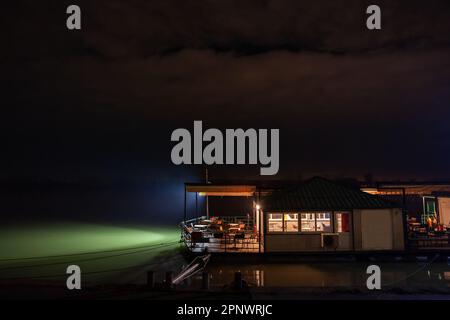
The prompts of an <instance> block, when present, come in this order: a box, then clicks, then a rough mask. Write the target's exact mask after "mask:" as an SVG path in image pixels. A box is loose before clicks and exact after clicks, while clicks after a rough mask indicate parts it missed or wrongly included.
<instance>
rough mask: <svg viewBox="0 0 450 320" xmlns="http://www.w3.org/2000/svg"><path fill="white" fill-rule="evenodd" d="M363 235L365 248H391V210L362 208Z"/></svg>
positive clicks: (363, 247) (363, 246)
mask: <svg viewBox="0 0 450 320" xmlns="http://www.w3.org/2000/svg"><path fill="white" fill-rule="evenodd" d="M361 235H362V249H363V250H391V249H392V247H393V245H392V214H391V210H390V209H382V210H361Z"/></svg>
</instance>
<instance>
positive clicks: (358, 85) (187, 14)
mask: <svg viewBox="0 0 450 320" xmlns="http://www.w3.org/2000/svg"><path fill="white" fill-rule="evenodd" d="M67 4H68V3H66V2H65V1H50V2H44V3H43V4H41V3H40V4H39V6H38V4H37V3H36V2H34V1H28V2H27V1H25V2H23V1H21V2H17V3H16V4H15V8H13V9H11V10H12V11H11V12H13V13H14V14H12V13H11V14H10V16H9V18H7V19H6V20H5V21H6V23H7V25H9V26H10V37H9V38H8V39H7V41H9V44H10V45H9V46H8V50H5V51H4V52H3V53H2V55H4V61H7V62H8V65H7V66H5V74H6V75H7V77H6V78H7V79H8V82H7V83H5V88H7V90H5V91H6V92H7V93H6V96H7V97H8V98H7V103H5V105H8V111H7V112H6V114H5V115H4V117H2V120H1V121H2V124H3V128H4V129H3V130H6V131H7V133H9V134H10V135H11V136H12V137H13V138H12V139H11V140H10V141H11V142H10V143H9V144H7V145H6V146H7V147H6V151H10V152H7V156H6V160H7V161H8V165H7V166H3V168H4V169H3V170H4V172H8V173H10V172H20V171H21V170H25V169H26V170H27V174H29V175H33V174H34V173H35V172H38V171H39V170H41V171H42V172H45V174H52V172H56V171H58V170H59V171H60V172H62V173H61V175H64V174H72V175H83V174H85V175H99V176H102V175H103V176H108V175H110V174H113V175H114V174H123V175H130V174H135V175H136V177H137V178H138V179H139V176H140V174H141V173H142V172H155V171H161V170H159V168H162V167H164V168H166V167H167V168H171V164H170V161H169V154H170V142H169V136H170V132H171V131H172V130H173V129H175V128H177V127H180V126H183V127H189V126H191V125H192V121H193V120H195V119H200V120H204V121H205V124H206V125H207V126H211V127H212V126H217V127H221V128H234V127H239V126H242V127H269V128H274V127H279V128H280V129H281V138H282V158H281V169H280V174H281V175H283V176H290V175H291V174H292V172H294V171H295V172H302V173H303V174H304V175H308V174H314V173H319V174H323V173H331V174H336V175H361V174H364V173H366V172H373V173H375V174H376V175H379V176H383V177H386V178H390V177H392V178H396V177H410V178H414V177H419V178H420V177H433V178H444V177H447V178H450V168H449V166H448V163H449V160H450V154H449V151H448V150H449V148H448V147H449V143H448V141H449V139H448V137H449V136H450V131H449V129H448V128H450V126H449V125H448V124H449V123H448V119H449V117H450V113H449V109H448V101H449V100H450V90H449V89H448V83H449V82H450V47H449V43H450V40H449V37H450V23H449V20H448V13H449V12H450V3H449V2H448V1H437V0H436V1H427V2H425V1H389V2H388V1H378V4H379V5H380V6H381V7H382V14H383V30H382V31H376V32H370V31H368V30H367V29H366V28H365V25H364V23H365V14H364V12H365V8H366V6H367V5H368V4H371V3H369V2H367V1H345V2H344V1H322V0H320V1H298V0H297V1H294V0H292V1H275V0H274V1H212V0H211V1H194V2H192V1H174V0H165V1H143V0H141V1H138V0H134V1H111V0H110V1H80V2H79V4H80V6H81V7H82V9H83V30H82V31H81V32H68V31H67V30H66V29H65V14H64V12H65V6H66V5H67ZM38 23H39V24H38ZM38 25H39V27H37V26H38ZM11 27H12V28H11ZM430 150H432V151H430ZM430 152H431V153H432V154H433V156H430ZM36 154H39V156H36ZM80 164H81V165H82V167H83V168H85V170H81V171H84V172H81V173H80V170H78V169H76V168H77V166H79V165H80ZM24 168H25V169H24ZM74 168H75V169H74ZM44 169H45V170H44ZM170 170H172V169H170ZM230 170H232V169H230ZM256 171H257V170H255V172H256ZM67 172H69V173H67ZM122 172H123V173H122ZM130 172H131V173H130Z"/></svg>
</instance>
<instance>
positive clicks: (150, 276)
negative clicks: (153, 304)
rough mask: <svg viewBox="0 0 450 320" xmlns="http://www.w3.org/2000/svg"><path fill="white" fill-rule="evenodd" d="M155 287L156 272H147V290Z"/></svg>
mask: <svg viewBox="0 0 450 320" xmlns="http://www.w3.org/2000/svg"><path fill="white" fill-rule="evenodd" d="M154 287H155V272H154V271H152V270H150V271H147V288H151V289H153V288H154Z"/></svg>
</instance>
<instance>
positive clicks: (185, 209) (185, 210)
mask: <svg viewBox="0 0 450 320" xmlns="http://www.w3.org/2000/svg"><path fill="white" fill-rule="evenodd" d="M186 215H187V206H186V185H184V222H185V223H186Z"/></svg>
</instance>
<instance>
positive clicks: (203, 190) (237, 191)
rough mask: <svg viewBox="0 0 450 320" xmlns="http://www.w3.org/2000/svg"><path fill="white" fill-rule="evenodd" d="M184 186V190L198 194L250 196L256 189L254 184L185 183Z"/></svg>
mask: <svg viewBox="0 0 450 320" xmlns="http://www.w3.org/2000/svg"><path fill="white" fill-rule="evenodd" d="M185 187H186V192H196V193H198V194H199V195H200V196H219V197H227V196H228V197H251V196H253V195H254V194H255V191H256V186H252V185H214V184H186V185H185Z"/></svg>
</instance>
